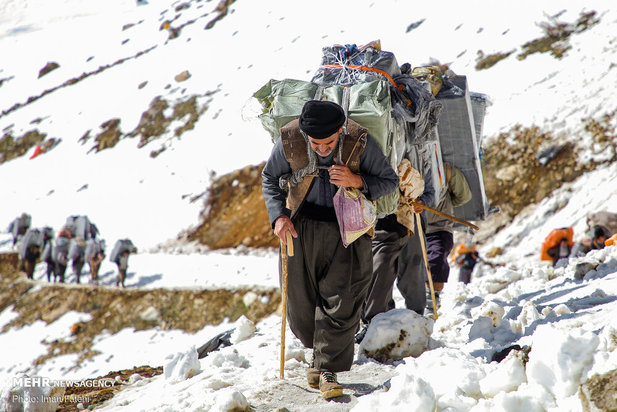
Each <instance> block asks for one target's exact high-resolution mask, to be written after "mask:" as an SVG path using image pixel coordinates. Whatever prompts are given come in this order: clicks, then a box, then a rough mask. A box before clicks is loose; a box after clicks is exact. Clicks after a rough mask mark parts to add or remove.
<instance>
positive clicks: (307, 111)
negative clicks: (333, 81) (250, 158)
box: [262, 100, 399, 399]
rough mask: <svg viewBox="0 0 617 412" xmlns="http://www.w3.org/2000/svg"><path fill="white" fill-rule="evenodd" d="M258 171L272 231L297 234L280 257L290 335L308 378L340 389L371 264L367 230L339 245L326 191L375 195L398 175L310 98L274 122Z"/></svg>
mask: <svg viewBox="0 0 617 412" xmlns="http://www.w3.org/2000/svg"><path fill="white" fill-rule="evenodd" d="M345 123H347V125H346V128H345V127H344V125H345ZM343 130H346V132H347V133H346V134H345V133H343ZM262 177H263V195H264V199H265V202H266V208H267V210H268V215H269V218H270V223H271V225H272V227H273V229H274V233H275V234H276V235H277V236H278V237H279V238H280V239H281V241H282V243H286V234H287V232H290V233H291V235H292V236H293V237H294V238H295V239H296V240H295V241H294V243H295V254H294V256H290V257H289V258H288V260H287V271H288V276H289V285H290V288H289V290H288V295H289V298H288V302H289V305H288V307H287V316H288V318H289V326H290V328H291V330H292V332H293V333H294V335H296V337H298V339H300V341H301V342H302V343H303V344H304V346H306V347H308V348H313V362H312V365H311V367H310V368H309V370H308V373H307V379H308V384H309V386H311V387H313V388H317V387H318V388H319V389H320V392H321V395H322V396H323V397H324V398H326V399H330V398H334V397H337V396H341V395H342V394H343V387H342V386H341V385H340V384H339V383H338V381H337V376H336V373H337V372H343V371H348V370H350V369H351V365H352V363H353V356H354V334H355V333H356V331H357V330H358V325H359V322H360V312H361V308H362V303H363V301H364V299H365V297H366V294H367V291H368V286H369V282H370V280H371V275H372V270H373V264H372V253H371V239H370V237H369V236H368V235H362V236H360V237H359V238H358V239H356V240H355V241H354V242H353V243H351V244H349V245H348V246H347V247H345V246H344V245H343V242H342V238H341V233H340V229H339V225H338V223H337V216H336V213H335V209H334V202H333V197H334V195H335V193H336V190H337V187H336V186H342V187H345V188H357V189H359V190H361V192H362V194H363V195H364V196H365V197H366V198H367V199H368V200H376V199H377V198H379V197H381V196H383V195H386V194H388V193H391V192H393V191H394V190H396V189H397V187H398V182H399V180H398V176H397V174H396V172H395V171H394V170H393V169H392V167H391V166H390V164H389V162H388V160H387V159H386V157H385V156H384V155H383V153H382V150H381V148H380V147H379V145H378V144H377V142H376V141H375V140H374V139H373V138H372V137H371V136H370V135H369V134H368V132H367V130H366V129H365V128H362V127H361V126H360V125H358V124H357V123H355V122H353V121H352V120H347V119H346V115H345V111H344V110H343V108H342V107H341V106H339V105H338V104H336V103H333V102H329V101H319V100H311V101H308V102H307V103H306V104H305V105H304V106H303V108H302V112H301V114H300V118H299V119H297V120H294V121H291V122H290V123H288V124H287V125H286V126H284V127H282V128H281V138H280V139H279V140H277V141H276V143H275V145H274V148H273V150H272V154H271V155H270V158H269V159H268V161H267V163H266V165H265V167H264V170H263V172H262ZM287 190H288V191H287ZM283 253H284V252H283Z"/></svg>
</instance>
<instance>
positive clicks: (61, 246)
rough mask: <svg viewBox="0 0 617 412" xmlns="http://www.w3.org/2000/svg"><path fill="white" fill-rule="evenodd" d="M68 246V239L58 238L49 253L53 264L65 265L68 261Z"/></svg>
mask: <svg viewBox="0 0 617 412" xmlns="http://www.w3.org/2000/svg"><path fill="white" fill-rule="evenodd" d="M69 246H70V239H69V238H66V237H59V238H57V239H56V241H55V243H54V246H53V248H52V251H51V257H52V259H53V261H54V263H59V264H61V265H66V264H67V263H68V261H69Z"/></svg>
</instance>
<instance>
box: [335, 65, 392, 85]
mask: <svg viewBox="0 0 617 412" xmlns="http://www.w3.org/2000/svg"><path fill="white" fill-rule="evenodd" d="M324 67H325V68H326V69H344V68H346V67H349V68H350V69H358V70H366V71H369V72H375V73H379V74H381V75H384V76H386V77H387V78H388V80H390V83H392V84H393V85H394V87H398V85H397V84H396V83H395V82H394V80H393V79H392V77H391V76H390V75H389V74H388V73H386V72H384V71H383V70H380V69H376V68H374V67H368V66H355V65H340V64H326V65H325V66H324Z"/></svg>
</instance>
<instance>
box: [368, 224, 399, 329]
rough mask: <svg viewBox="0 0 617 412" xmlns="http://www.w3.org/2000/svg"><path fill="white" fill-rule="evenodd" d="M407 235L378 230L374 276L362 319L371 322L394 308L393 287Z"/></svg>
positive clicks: (374, 251) (375, 238)
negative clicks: (376, 316) (375, 317)
mask: <svg viewBox="0 0 617 412" xmlns="http://www.w3.org/2000/svg"><path fill="white" fill-rule="evenodd" d="M407 239H408V238H407V236H404V237H401V236H399V234H398V233H396V232H390V231H388V230H376V231H375V236H374V237H373V240H372V248H373V276H372V279H371V284H370V286H369V292H368V295H367V298H366V301H365V304H364V309H363V311H362V321H363V322H364V323H369V322H370V321H371V320H372V319H373V317H374V316H375V315H378V314H380V313H383V312H387V311H388V310H390V309H394V301H393V300H392V289H393V288H394V281H395V280H396V278H397V276H398V272H399V257H400V255H401V253H402V252H403V250H405V246H406V245H407Z"/></svg>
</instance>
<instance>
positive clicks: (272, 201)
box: [262, 135, 399, 227]
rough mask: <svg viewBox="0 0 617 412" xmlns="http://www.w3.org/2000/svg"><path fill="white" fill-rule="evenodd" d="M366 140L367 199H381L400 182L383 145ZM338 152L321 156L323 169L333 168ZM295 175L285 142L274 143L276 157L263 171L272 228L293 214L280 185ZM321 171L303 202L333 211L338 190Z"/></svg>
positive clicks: (362, 167) (362, 159) (362, 173)
mask: <svg viewBox="0 0 617 412" xmlns="http://www.w3.org/2000/svg"><path fill="white" fill-rule="evenodd" d="M366 137H367V139H366V146H365V148H364V151H363V152H362V154H361V155H360V164H359V174H360V176H361V177H362V180H363V182H364V185H365V187H364V188H363V193H364V194H365V196H366V198H367V199H369V200H377V199H378V198H379V197H381V196H384V195H386V194H388V193H391V192H393V191H394V190H396V189H397V188H398V183H399V179H398V175H397V174H396V172H395V171H394V169H393V168H392V167H391V166H390V164H389V163H388V159H387V158H386V157H385V156H384V154H383V152H382V151H381V148H380V147H379V144H378V143H377V142H376V141H375V139H373V137H371V136H370V135H366ZM336 153H337V149H335V150H334V153H333V154H331V156H329V157H328V158H325V159H322V158H320V157H319V156H317V158H318V162H319V166H331V165H333V164H334V160H333V155H335V154H336ZM350 168H351V167H350ZM352 170H353V169H352ZM291 172H292V168H291V165H290V163H289V162H288V161H287V159H286V157H285V153H284V150H283V144H282V139H279V140H277V141H276V143H275V144H274V147H273V149H272V154H271V155H270V158H269V159H268V161H267V162H266V166H265V167H264V169H263V172H262V178H263V188H262V190H263V196H264V200H265V202H266V209H267V210H268V216H269V219H270V224H271V225H272V227H274V222H275V221H276V219H277V218H279V217H280V216H282V215H286V216H291V215H292V210H291V209H289V208H287V197H288V194H287V192H286V191H285V190H283V189H281V187H280V186H279V179H280V178H281V177H282V176H284V175H287V174H289V173H291ZM318 172H319V174H318V176H316V177H315V178H314V179H313V182H312V184H311V186H310V188H309V189H308V191H306V194H305V196H304V198H303V199H301V200H306V201H307V202H310V203H312V204H315V205H317V206H322V207H326V208H332V207H333V205H334V203H333V201H332V198H333V197H334V195H335V194H336V191H337V187H336V186H335V185H333V184H331V183H330V180H329V175H328V172H327V170H323V169H318ZM305 179H306V177H305Z"/></svg>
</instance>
